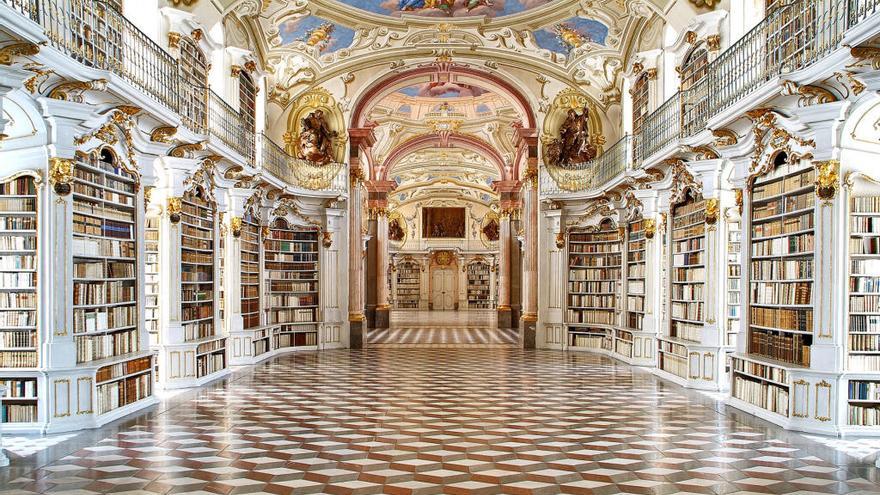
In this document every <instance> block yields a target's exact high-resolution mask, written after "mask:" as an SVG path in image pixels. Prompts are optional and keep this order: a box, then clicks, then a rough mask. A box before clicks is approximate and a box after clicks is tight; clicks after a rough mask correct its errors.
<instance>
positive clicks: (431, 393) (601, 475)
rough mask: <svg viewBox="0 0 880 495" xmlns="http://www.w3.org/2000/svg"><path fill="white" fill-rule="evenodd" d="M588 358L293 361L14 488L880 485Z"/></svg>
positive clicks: (480, 354)
mask: <svg viewBox="0 0 880 495" xmlns="http://www.w3.org/2000/svg"><path fill="white" fill-rule="evenodd" d="M712 404H713V403H711V402H709V401H707V400H706V399H705V398H702V397H700V396H697V395H694V394H691V393H689V392H687V391H684V390H682V389H679V388H676V387H672V386H669V385H666V384H664V383H663V382H661V381H659V380H658V379H656V378H655V377H653V376H651V375H649V374H647V373H644V372H643V371H640V370H636V369H633V368H631V367H628V366H625V365H622V364H618V363H615V362H612V361H611V360H609V359H607V358H604V357H600V356H592V355H588V354H581V353H578V354H575V355H571V354H565V353H560V352H550V351H523V350H519V349H442V350H438V349H429V348H422V349H378V350H376V349H373V350H367V351H346V350H341V351H324V352H321V353H299V354H291V355H286V356H281V357H278V358H276V359H275V360H273V361H271V362H268V363H266V364H263V365H260V366H257V367H256V368H254V369H248V370H245V371H242V372H239V373H237V374H236V375H234V376H233V377H232V378H231V379H229V380H227V381H225V382H221V383H220V384H218V385H217V386H215V387H210V388H206V389H204V390H202V391H200V392H199V393H198V394H196V395H195V399H193V400H187V401H179V402H177V403H174V404H170V406H169V409H168V410H167V411H164V412H162V413H161V414H147V415H145V416H144V418H143V419H142V420H140V421H137V422H134V423H132V426H127V427H124V428H121V430H120V431H115V432H111V433H110V434H109V436H108V437H107V438H105V439H104V440H102V441H100V442H98V443H97V445H95V446H93V447H89V448H83V449H81V450H79V451H76V452H74V453H72V454H70V455H67V456H65V457H62V458H61V459H59V460H57V461H56V462H54V463H53V464H51V465H49V466H46V467H43V468H39V469H37V470H35V471H33V472H31V473H28V474H27V475H25V476H22V477H19V478H17V479H13V480H10V481H9V482H7V483H0V495H12V494H16V495H29V494H32V493H58V494H61V493H64V494H82V495H88V494H94V493H130V494H137V493H141V494H145V493H163V494H164V493H168V494H171V493H174V494H178V493H191V494H204V493H215V494H238V493H273V494H293V493H296V494H299V493H331V494H378V493H387V494H402V495H403V494H406V495H413V494H419V495H421V494H426V495H427V494H435V493H448V494H499V493H504V494H553V493H573V494H614V493H632V494H672V493H703V494H727V493H743V494H745V493H784V494H788V493H791V494H795V493H798V494H801V493H803V494H806V493H878V491H880V485H878V484H877V483H876V481H877V479H878V474H877V471H876V470H875V469H873V468H871V467H868V465H867V464H864V463H858V462H854V461H852V460H850V461H847V460H846V458H845V457H843V456H838V457H828V458H826V457H825V456H826V455H827V449H826V450H825V451H823V449H822V448H821V446H819V445H818V444H815V443H813V442H810V441H808V440H806V439H804V438H803V437H801V436H799V435H792V434H789V433H786V432H783V431H780V430H778V429H775V428H773V429H771V428H767V427H762V426H750V425H749V424H746V423H743V422H738V421H736V420H735V419H734V418H732V417H728V416H725V415H724V414H721V413H719V412H718V411H716V410H715V409H713V408H712V407H711V406H712Z"/></svg>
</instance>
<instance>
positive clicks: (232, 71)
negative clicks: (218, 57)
mask: <svg viewBox="0 0 880 495" xmlns="http://www.w3.org/2000/svg"><path fill="white" fill-rule="evenodd" d="M229 75H230V76H232V77H238V76H240V75H241V66H240V65H230V66H229Z"/></svg>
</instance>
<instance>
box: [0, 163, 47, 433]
mask: <svg viewBox="0 0 880 495" xmlns="http://www.w3.org/2000/svg"><path fill="white" fill-rule="evenodd" d="M37 237H38V232H37V188H36V183H35V180H34V178H33V177H31V176H29V175H21V176H18V177H15V178H12V179H9V180H6V181H3V182H0V387H5V388H6V393H5V395H4V397H3V398H2V401H0V423H3V425H4V426H3V427H2V428H7V427H8V426H10V425H24V424H34V423H37V422H38V421H39V420H40V418H39V406H40V404H39V402H40V399H39V397H40V393H39V379H38V377H37V376H36V370H37V367H38V366H39V365H40V361H39V346H40V335H39V331H38V326H37V308H38V307H37V301H38V287H37V270H38V266H39V263H38V262H39V258H38V252H37V247H38V246H37Z"/></svg>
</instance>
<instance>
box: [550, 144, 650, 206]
mask: <svg viewBox="0 0 880 495" xmlns="http://www.w3.org/2000/svg"><path fill="white" fill-rule="evenodd" d="M632 149H633V146H632V137H631V136H629V135H627V136H624V137H623V138H621V139H620V140H619V141H617V142H616V143H614V144H613V145H612V146H611V147H610V148H608V149H607V150H606V151H605V152H604V153H602V154H601V155H599V156H598V157H596V158H594V159H593V160H590V161H588V162H584V163H578V164H573V165H569V166H566V167H558V166H549V165H547V166H545V167H544V170H545V171H546V172H547V175H546V176H544V177H542V178H541V184H540V185H541V192H542V193H544V194H548V193H554V192H555V193H564V192H575V191H588V190H591V189H595V188H597V187H600V186H602V185H603V184H606V183H608V181H610V180H611V179H613V178H614V177H617V176H618V175H620V174H622V173H623V172H624V171H625V170H626V165H627V163H631V162H632V157H631V156H630V152H631V150H632ZM548 178H550V179H552V180H550V181H548V180H546V179H548Z"/></svg>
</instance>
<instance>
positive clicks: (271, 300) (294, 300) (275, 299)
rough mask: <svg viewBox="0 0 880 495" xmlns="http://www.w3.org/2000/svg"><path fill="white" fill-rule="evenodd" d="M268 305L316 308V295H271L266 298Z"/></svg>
mask: <svg viewBox="0 0 880 495" xmlns="http://www.w3.org/2000/svg"><path fill="white" fill-rule="evenodd" d="M268 305H269V307H270V308H273V307H285V308H286V307H291V306H317V305H318V296H317V295H314V294H312V295H295V294H283V293H282V294H273V295H271V296H269V297H268Z"/></svg>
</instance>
